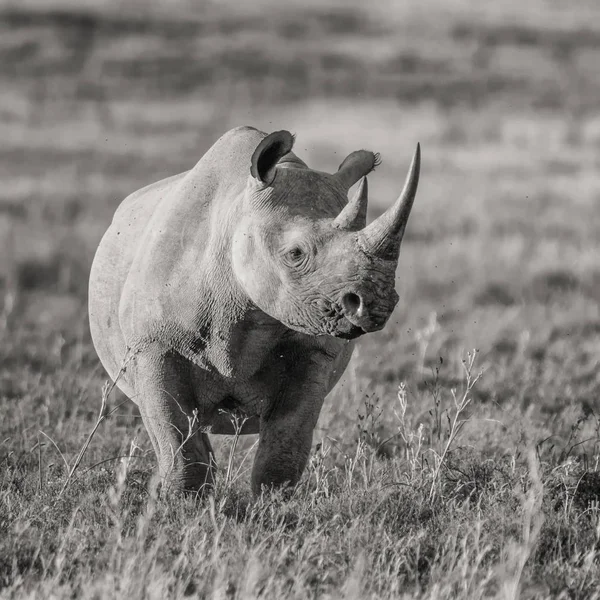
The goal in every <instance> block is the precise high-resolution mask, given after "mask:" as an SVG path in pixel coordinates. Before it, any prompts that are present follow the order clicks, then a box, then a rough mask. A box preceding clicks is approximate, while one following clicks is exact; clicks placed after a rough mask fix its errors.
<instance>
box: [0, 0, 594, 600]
mask: <svg viewBox="0 0 600 600" xmlns="http://www.w3.org/2000/svg"><path fill="white" fill-rule="evenodd" d="M302 6H303V11H304V12H303V13H302V17H300V16H299V14H300V13H299V10H300V9H299V8H298V5H297V3H292V4H286V5H285V6H275V5H274V4H273V3H272V2H271V1H270V0H264V1H261V2H260V3H256V4H253V6H252V8H247V9H244V11H242V12H241V11H240V9H236V8H235V6H234V3H228V2H224V3H220V4H209V3H206V4H205V5H203V10H202V11H201V12H199V11H197V10H193V8H192V7H191V5H184V4H183V3H181V4H177V5H176V6H171V5H166V4H162V3H157V4H156V5H155V6H154V7H153V8H152V9H151V10H150V9H147V8H146V9H145V10H142V11H140V10H136V6H135V5H126V4H124V3H117V2H114V1H107V2H105V3H103V4H102V5H100V4H97V3H91V2H87V3H78V4H77V6H75V5H74V4H73V3H72V1H71V2H69V1H68V0H56V2H55V3H53V7H52V9H49V8H48V6H47V4H46V3H41V2H39V1H34V0H28V1H27V2H25V3H19V4H16V3H10V2H7V1H4V2H2V3H1V4H0V31H1V32H2V33H1V35H0V87H1V89H2V94H0V129H1V131H2V144H1V145H0V178H1V181H2V183H3V185H2V186H1V189H0V257H1V260H0V414H1V415H2V416H1V418H0V598H24V597H71V596H73V597H82V598H104V597H125V596H128V597H131V598H138V597H139V598H153V597H156V598H161V599H162V598H165V597H169V598H171V597H172V598H180V597H197V598H209V597H211V598H212V597H215V598H253V597H261V598H282V597H294V598H296V597H297V598H305V597H306V598H314V597H323V598H327V597H329V598H398V597H400V598H402V597H406V598H432V599H433V598H435V599H437V598H519V597H520V598H556V597H561V598H586V599H587V598H595V597H596V598H597V597H598V591H597V580H598V578H599V576H600V573H599V566H598V558H599V555H598V552H599V551H600V512H599V507H600V504H599V502H600V475H599V467H598V460H599V457H600V451H599V448H598V443H599V441H600V420H599V419H600V405H599V402H598V398H599V390H600V369H599V368H598V365H599V362H600V266H599V263H598V256H599V255H600V247H599V244H600V242H599V240H600V217H599V214H600V212H599V210H598V209H599V208H600V177H599V176H598V172H599V166H600V162H599V159H598V156H599V149H600V119H599V118H598V114H599V112H598V108H599V107H598V98H599V97H600V94H599V93H598V92H599V91H600V78H599V77H598V73H597V68H596V64H595V55H594V52H595V47H596V45H597V44H596V41H597V36H598V32H597V31H596V29H597V28H596V29H595V28H594V27H592V24H593V23H594V18H596V19H597V18H598V8H597V7H596V4H595V2H580V3H578V6H577V7H576V8H574V7H573V4H572V3H566V2H565V3H560V2H552V3H550V2H547V1H545V0H535V1H532V2H531V3H527V5H526V6H517V5H516V4H515V3H495V4H494V5H493V6H492V5H491V4H489V3H474V2H470V1H467V0H453V1H452V2H444V3H442V2H439V3H438V2H436V3H432V4H431V6H430V7H428V8H427V10H425V9H422V8H420V7H419V4H418V3H416V2H406V3H402V5H401V6H400V4H399V3H392V2H387V3H386V2H383V3H380V4H378V5H377V6H376V7H375V6H374V7H370V10H369V12H368V13H366V12H364V10H363V9H362V8H361V7H362V4H360V3H358V2H351V3H344V4H341V3H336V2H334V1H333V0H332V2H331V6H330V7H326V8H323V5H322V3H317V2H312V1H311V2H304V3H302ZM425 40H426V41H427V43H425V42H424V41H425ZM244 123H247V124H253V125H255V126H257V127H260V128H262V129H264V130H266V131H271V130H275V129H278V128H286V129H290V130H292V131H294V132H295V133H296V134H297V151H298V154H300V155H301V156H302V157H303V158H304V159H306V160H307V161H308V162H309V164H310V165H311V166H319V167H320V168H322V169H324V170H330V171H331V170H334V169H335V168H337V166H338V164H339V163H340V162H341V159H342V158H343V156H345V155H346V154H347V153H349V152H350V151H352V150H355V149H357V148H360V147H366V148H371V149H373V150H375V151H378V152H381V154H382V157H383V164H382V165H381V167H379V168H378V170H377V172H376V173H375V175H374V176H373V177H372V178H371V180H370V182H369V184H370V189H371V196H372V202H371V208H370V216H371V217H374V216H376V215H377V214H378V213H380V212H381V211H382V210H383V209H384V208H385V207H386V206H387V205H388V204H389V203H390V202H391V201H392V200H393V198H394V197H395V194H397V193H398V192H399V190H400V187H401V185H402V179H403V177H404V173H405V170H406V168H407V166H408V161H409V159H410V156H411V153H412V150H413V149H414V146H415V144H416V142H417V141H420V142H421V144H422V148H423V170H422V178H421V182H422V183H421V185H420V190H419V196H418V199H417V201H416V203H415V208H414V211H413V215H412V216H411V221H410V225H409V228H408V231H407V234H406V238H405V242H404V244H403V249H402V255H401V259H400V265H399V268H398V281H397V289H398V291H399V293H400V296H401V301H400V304H399V306H398V308H397V310H396V312H395V314H394V316H393V318H392V320H391V321H390V323H389V325H388V326H387V328H386V329H385V330H384V331H382V332H380V333H378V334H373V335H369V336H366V337H365V338H363V339H362V340H361V342H360V344H359V346H358V349H357V352H356V354H355V357H354V358H353V360H352V363H351V365H350V367H349V369H348V371H347V373H346V375H345V377H344V381H343V382H342V385H340V386H339V387H338V388H337V389H336V390H334V392H333V393H332V394H331V396H330V398H328V400H327V401H326V404H325V407H324V410H323V413H322V415H321V419H320V421H319V424H318V427H317V430H316V432H315V439H314V445H315V447H314V451H313V455H312V458H311V463H310V466H309V468H308V470H307V473H306V475H305V476H304V478H303V479H302V481H301V483H300V485H299V486H298V488H297V489H296V490H295V492H294V494H293V496H292V498H291V499H289V500H284V499H283V498H281V497H279V496H278V495H277V494H275V495H272V496H265V497H263V498H260V499H258V500H253V499H252V498H251V496H250V493H249V487H248V468H249V465H250V464H251V460H252V456H253V449H252V444H253V442H254V441H255V440H254V438H253V437H250V438H242V439H239V440H236V439H234V438H215V445H216V450H217V455H218V462H219V465H220V467H221V471H220V475H219V479H218V480H217V487H216V490H215V493H214V495H213V496H212V497H211V498H209V499H205V500H197V499H196V500H194V499H177V498H162V497H160V496H159V494H158V492H157V484H158V482H157V481H156V478H155V477H154V475H153V473H154V467H155V459H154V455H153V452H152V449H151V445H150V442H149V440H148V438H147V435H146V432H145V431H144V429H143V427H142V425H141V420H140V418H139V414H138V413H137V410H136V408H135V406H134V405H133V404H132V403H131V402H128V401H126V402H125V401H124V400H125V399H124V398H123V397H122V396H120V395H118V394H117V393H116V392H114V391H113V392H112V393H111V394H110V395H108V396H106V395H105V396H104V397H106V400H107V403H108V404H107V410H108V411H110V412H111V414H110V417H107V418H106V419H105V420H103V421H102V422H101V424H100V425H99V426H98V428H97V430H96V432H95V434H94V436H93V438H92V440H91V442H90V444H89V446H88V447H87V449H86V452H85V454H84V455H83V457H82V460H81V463H80V464H79V467H78V469H77V470H76V471H75V472H74V473H73V474H72V475H71V476H70V475H69V473H70V472H71V470H72V467H73V465H74V464H75V463H76V461H77V459H78V455H79V453H80V451H81V449H82V448H83V447H84V444H85V443H86V440H87V439H88V436H89V435H90V432H91V431H92V430H93V429H94V427H95V426H96V424H97V421H98V415H99V412H100V408H101V404H102V399H103V386H104V384H105V379H106V376H105V374H104V373H103V371H102V369H101V367H100V365H99V362H98V359H97V357H96V355H95V352H94V350H93V347H92V345H91V341H90V337H89V330H88V325H87V314H86V294H87V277H88V272H89V266H90V264H91V260H92V257H93V254H94V251H95V249H96V246H97V243H98V241H99V239H100V237H101V235H102V234H103V232H104V230H105V229H106V227H107V225H108V223H109V221H110V218H111V216H112V213H113V212H114V210H115V208H116V206H117V205H118V204H119V202H120V201H121V200H122V199H123V198H124V197H125V196H126V195H127V194H128V193H130V192H131V191H133V190H135V189H138V188H140V187H141V186H143V185H145V184H147V183H149V182H151V181H153V180H157V179H159V178H161V177H163V176H168V175H171V174H174V173H177V172H181V171H183V170H186V169H188V168H189V167H190V166H191V165H193V164H194V163H195V162H196V161H197V160H198V159H199V158H200V156H201V155H202V153H203V152H204V151H205V150H206V149H207V148H208V147H209V146H210V145H211V144H212V142H213V141H214V140H215V139H216V138H217V137H218V136H219V135H220V134H221V133H223V132H224V131H226V130H227V129H228V128H230V127H233V126H235V125H239V124H244ZM472 349H476V352H475V353H472V354H471V355H469V352H470V351H471V350H472ZM480 371H481V372H482V375H481V377H479V378H477V377H478V375H479V373H480ZM476 379H477V380H476ZM475 380H476V381H475ZM104 389H105V390H106V388H104ZM67 483H68V484H67ZM63 488H64V491H62V493H61V490H63Z"/></svg>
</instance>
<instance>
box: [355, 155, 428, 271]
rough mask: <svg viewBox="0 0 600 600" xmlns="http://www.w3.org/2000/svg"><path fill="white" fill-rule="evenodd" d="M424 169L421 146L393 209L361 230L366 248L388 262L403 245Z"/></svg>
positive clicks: (394, 258) (395, 258)
mask: <svg viewBox="0 0 600 600" xmlns="http://www.w3.org/2000/svg"><path fill="white" fill-rule="evenodd" d="M420 169H421V147H420V145H419V144H417V149H416V150H415V154H414V156H413V159H412V162H411V165H410V169H409V172H408V175H407V177H406V182H405V183H404V188H403V189H402V193H401V194H400V196H399V197H398V200H396V202H395V203H394V205H393V206H391V207H390V208H388V209H387V210H386V211H385V212H384V213H383V214H382V215H381V216H380V217H379V218H378V219H376V220H375V221H373V223H371V224H370V225H369V226H368V227H365V229H363V230H362V231H361V241H362V245H363V247H364V249H365V250H366V251H367V252H369V254H371V255H373V256H377V257H379V258H383V259H386V260H397V259H398V255H399V253H400V243H401V242H402V236H403V235H404V230H405V228H406V223H407V221H408V217H409V215H410V211H411V208H412V205H413V202H414V200H415V195H416V193H417V186H418V184H419V171H420Z"/></svg>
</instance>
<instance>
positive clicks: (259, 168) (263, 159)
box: [250, 130, 294, 185]
mask: <svg viewBox="0 0 600 600" xmlns="http://www.w3.org/2000/svg"><path fill="white" fill-rule="evenodd" d="M293 145H294V136H293V135H292V134H291V133H290V132H289V131H285V130H283V131H274V132H273V133H270V134H269V135H268V136H267V137H265V138H264V139H263V140H262V141H261V142H260V144H258V146H257V147H256V150H255V151H254V154H252V166H251V167H250V173H251V174H252V177H254V178H255V179H257V180H258V181H260V182H261V183H263V184H265V185H270V184H271V183H273V179H274V178H275V168H276V166H277V163H278V162H279V160H280V159H281V158H282V157H284V156H285V155H286V154H287V153H288V152H290V150H291V149H292V147H293Z"/></svg>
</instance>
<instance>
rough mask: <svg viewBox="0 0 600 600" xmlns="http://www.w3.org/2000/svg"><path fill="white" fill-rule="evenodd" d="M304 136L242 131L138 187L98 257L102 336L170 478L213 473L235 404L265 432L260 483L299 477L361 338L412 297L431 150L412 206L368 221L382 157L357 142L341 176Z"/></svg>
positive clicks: (94, 313)
mask: <svg viewBox="0 0 600 600" xmlns="http://www.w3.org/2000/svg"><path fill="white" fill-rule="evenodd" d="M293 143H294V137H293V136H292V135H291V134H290V133H289V132H288V131H277V132H275V133H271V134H270V135H267V134H265V133H262V132H261V131H258V130H256V129H254V128H252V127H239V128H236V129H233V130H231V131H229V132H228V133H226V134H225V135H223V136H222V137H221V138H220V139H219V140H218V141H217V142H216V143H215V144H214V145H213V146H212V147H211V148H210V150H208V152H207V153H206V154H205V155H204V156H203V157H202V159H201V160H200V161H199V162H198V164H196V166H195V167H194V168H193V169H191V170H190V171H188V172H186V173H182V174H180V175H175V176H174V177H170V178H168V179H165V180H163V181H160V182H158V183H154V184H152V185H150V186H148V187H145V188H143V189H142V190H140V191H138V192H135V193H134V194H132V195H131V196H129V197H128V198H127V199H125V200H124V202H123V203H122V204H121V206H120V207H119V208H118V209H117V211H116V214H115V216H114V219H113V222H112V224H111V225H110V227H109V229H108V231H107V232H106V234H105V235H104V237H103V239H102V241H101V242H100V246H99V248H98V251H97V253H96V256H95V259H94V263H93V266H92V270H91V276H90V289H89V313H90V325H91V333H92V338H93V341H94V345H95V347H96V350H97V352H98V355H99V357H100V360H101V361H102V363H103V365H104V367H105V368H106V370H107V371H108V373H109V375H110V376H111V377H112V378H113V379H115V378H118V386H119V387H120V388H121V390H122V391H123V392H124V393H125V394H126V395H127V396H128V397H129V398H130V399H131V400H133V401H134V402H135V403H136V404H137V405H138V406H139V409H140V413H141V415H142V419H143V421H144V424H145V426H146V428H147V430H148V433H149V435H150V439H151V441H152V445H153V447H154V450H155V452H156V455H157V458H158V465H159V472H160V475H161V477H162V478H163V480H164V482H166V483H167V484H168V485H167V487H168V488H170V489H174V490H179V491H198V490H202V489H203V488H204V487H205V486H207V487H208V486H210V485H211V484H212V482H213V477H214V459H213V451H212V448H211V445H210V442H209V439H208V436H207V432H210V433H215V434H232V433H234V429H235V428H234V426H233V421H232V418H231V413H234V414H237V415H240V416H244V417H247V419H246V420H245V423H244V426H243V428H242V430H241V433H243V434H250V433H258V434H259V444H258V449H257V453H256V458H255V461H254V466H253V470H252V489H253V491H254V493H259V492H260V490H261V488H262V486H263V485H266V486H281V485H285V484H291V485H293V484H295V483H296V482H297V481H298V480H299V478H300V476H301V474H302V472H303V470H304V468H305V466H306V463H307V460H308V456H309V453H310V448H311V441H312V435H313V428H314V427H315V424H316V422H317V418H318V416H319V412H320V410H321V406H322V404H323V400H324V398H325V396H326V394H327V393H328V392H329V391H330V390H331V389H332V387H333V386H334V385H335V384H336V382H337V381H338V379H339V378H340V376H341V375H342V373H343V372H344V369H345V368H346V365H347V364H348V361H349V360H350V355H351V354H352V349H353V341H352V340H354V339H355V338H357V337H358V336H360V335H362V334H364V333H367V332H370V331H376V330H379V329H381V328H382V327H383V326H384V325H385V323H386V321H387V320H388V318H389V317H390V315H391V313H392V310H393V309H394V306H395V305H396V302H397V300H398V296H397V294H396V292H395V290H394V283H395V271H396V266H397V263H398V255H399V252H400V242H401V240H402V235H403V233H404V229H405V227H406V222H407V220H408V216H409V213H410V210H411V207H412V204H413V200H414V197H415V193H416V190H417V184H418V179H419V165H420V154H419V147H418V146H417V150H416V153H415V155H414V158H413V161H412V164H411V167H410V172H409V175H408V177H407V180H406V183H405V186H404V189H403V191H402V193H401V195H400V197H399V198H398V200H397V202H396V203H395V204H394V205H393V206H392V207H391V208H389V209H388V210H387V212H385V213H384V214H383V215H381V216H380V217H379V218H378V219H376V220H375V221H374V222H373V223H371V224H370V225H366V210H367V180H366V175H367V174H368V173H369V172H370V171H372V170H373V168H374V167H375V166H376V165H377V160H378V157H377V155H376V154H373V153H372V152H367V151H365V150H359V151H357V152H353V153H352V154H350V155H349V156H348V157H347V158H346V159H345V160H344V161H343V162H342V164H341V165H340V167H339V169H338V171H337V173H334V174H333V175H330V174H327V173H323V172H320V171H315V170H312V169H309V168H308V167H307V166H306V164H305V163H304V162H303V161H302V160H300V159H299V158H298V157H297V156H296V155H295V154H293V153H292V152H291V150H292V146H293ZM359 180H360V184H359V186H358V189H357V191H356V194H355V195H354V196H353V198H352V199H351V200H350V201H348V199H347V194H348V190H349V188H350V187H351V186H352V185H353V184H355V183H356V182H358V181H359ZM124 364H127V366H126V368H125V369H123V365H124ZM119 375H121V376H119ZM163 485H165V483H163Z"/></svg>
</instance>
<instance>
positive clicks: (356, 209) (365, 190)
mask: <svg viewBox="0 0 600 600" xmlns="http://www.w3.org/2000/svg"><path fill="white" fill-rule="evenodd" d="M368 201H369V186H368V185H367V178H366V177H363V178H362V179H361V180H360V183H359V184H358V188H357V189H356V192H355V193H354V196H352V198H351V199H350V201H349V202H348V204H346V206H345V207H344V208H343V210H342V212H341V213H340V214H339V215H338V216H337V217H336V218H335V220H334V221H333V226H334V227H335V228H337V229H349V230H357V229H362V228H363V227H364V226H365V225H366V224H367V203H368Z"/></svg>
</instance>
